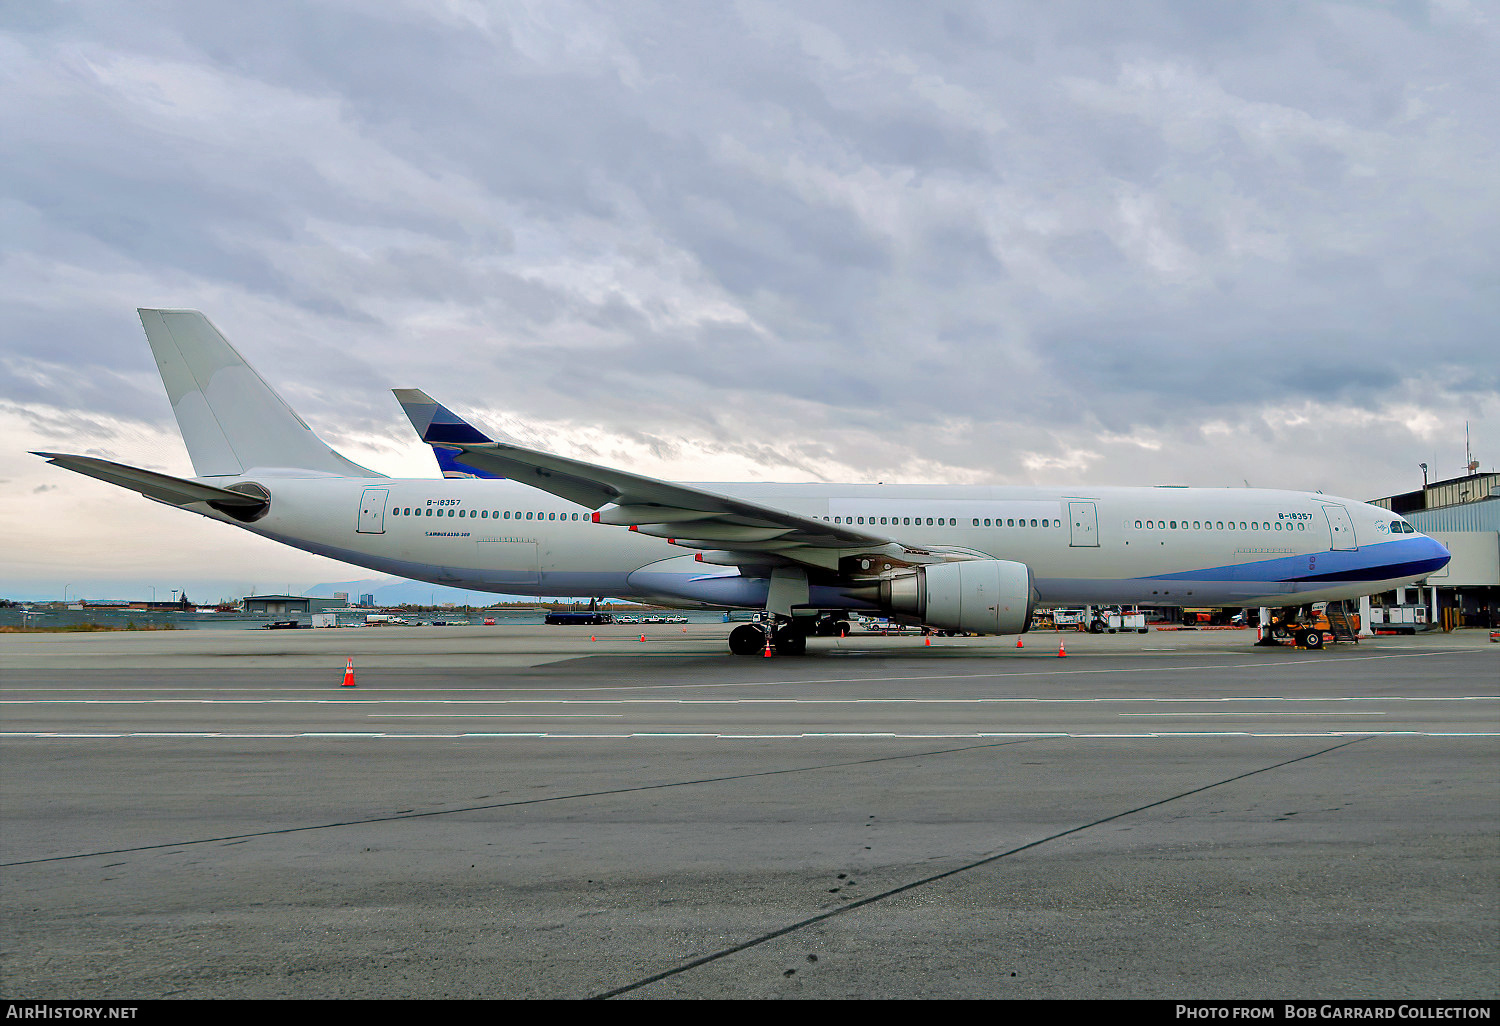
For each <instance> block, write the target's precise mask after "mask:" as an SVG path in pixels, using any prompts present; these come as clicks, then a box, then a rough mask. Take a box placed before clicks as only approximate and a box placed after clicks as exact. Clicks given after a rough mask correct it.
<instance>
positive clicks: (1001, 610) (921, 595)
mask: <svg viewBox="0 0 1500 1026" xmlns="http://www.w3.org/2000/svg"><path fill="white" fill-rule="evenodd" d="M1036 599H1037V595H1036V587H1035V585H1034V584H1033V583H1032V579H1031V567H1029V566H1027V565H1026V564H1025V563H1017V562H1015V561H1013V560H1009V559H968V560H961V561H959V562H953V563H930V564H927V565H925V566H919V567H916V568H914V570H913V571H912V572H910V573H902V574H898V575H896V576H893V577H888V578H886V579H885V580H882V581H881V582H880V604H881V605H882V606H884V607H885V608H887V609H889V610H890V611H891V612H892V613H895V614H897V615H902V616H910V617H915V618H916V619H917V620H919V621H921V622H922V623H923V624H925V625H926V626H929V627H939V628H942V629H943V630H952V631H964V632H966V633H972V634H1024V633H1025V632H1026V631H1027V630H1028V629H1029V628H1030V627H1031V613H1032V610H1033V609H1034V608H1035V606H1036Z"/></svg>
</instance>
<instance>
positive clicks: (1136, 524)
mask: <svg viewBox="0 0 1500 1026" xmlns="http://www.w3.org/2000/svg"><path fill="white" fill-rule="evenodd" d="M1135 526H1136V530H1140V527H1141V522H1140V521H1139V520H1137V521H1136V522H1135Z"/></svg>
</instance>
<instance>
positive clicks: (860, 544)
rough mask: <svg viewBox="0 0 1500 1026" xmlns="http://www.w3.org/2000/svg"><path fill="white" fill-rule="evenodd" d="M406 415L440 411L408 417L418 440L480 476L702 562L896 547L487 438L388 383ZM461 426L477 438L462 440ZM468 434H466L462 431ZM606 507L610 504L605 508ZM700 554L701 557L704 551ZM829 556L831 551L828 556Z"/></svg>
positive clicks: (849, 530)
mask: <svg viewBox="0 0 1500 1026" xmlns="http://www.w3.org/2000/svg"><path fill="white" fill-rule="evenodd" d="M394 391H395V393H396V397H397V399H398V400H400V401H401V403H402V406H403V408H405V409H407V411H408V415H409V416H410V415H411V414H412V413H413V411H425V410H428V409H432V408H436V409H438V410H441V411H442V414H443V415H440V416H439V417H438V418H435V419H433V420H431V421H430V422H429V423H428V424H423V423H422V422H421V420H422V417H420V416H413V417H412V424H413V426H414V427H416V428H417V430H418V432H419V433H420V434H421V435H422V436H423V437H422V440H423V441H424V442H427V443H428V444H429V445H432V446H433V447H434V448H436V447H439V446H441V447H443V448H447V449H450V450H452V452H453V459H454V461H455V462H457V463H458V464H460V465H462V466H466V467H471V468H473V469H474V470H475V471H478V472H479V473H480V474H481V475H483V476H494V477H505V478H510V479H511V480H513V481H518V482H520V483H522V484H527V485H530V486H532V487H533V488H539V489H541V490H542V491H544V492H550V493H551V494H553V495H556V496H559V497H561V498H563V499H567V500H568V501H569V502H576V503H578V504H579V505H581V506H587V507H589V508H590V509H594V510H599V511H600V512H596V513H595V514H594V516H593V519H594V522H595V523H599V524H613V525H616V526H619V527H628V528H630V529H631V530H633V531H639V532H640V533H642V534H649V535H653V536H655V537H659V538H666V539H668V540H670V541H672V542H673V543H674V544H677V545H680V546H683V547H684V548H690V549H700V550H705V552H711V553H713V558H712V559H709V560H708V561H712V562H725V563H748V562H752V561H756V560H759V561H761V562H765V561H767V559H768V558H769V559H770V560H771V561H779V560H778V559H777V557H780V558H782V559H786V560H787V561H789V562H796V563H800V562H809V563H816V564H819V565H826V564H827V563H828V561H829V560H828V559H827V558H826V556H825V558H807V557H809V556H811V555H812V550H836V549H849V548H861V549H866V550H869V549H876V550H888V549H891V548H894V549H895V550H898V551H899V550H904V548H905V547H904V546H901V545H900V544H899V543H898V542H896V540H895V539H893V538H891V537H889V536H888V535H883V534H876V533H874V532H870V531H864V530H858V529H856V528H854V527H852V526H850V525H847V524H832V523H829V522H828V521H826V520H820V519H818V518H816V517H811V516H804V515H802V514H799V513H793V512H790V511H789V510H784V509H778V508H776V507H774V506H767V505H763V504H761V503H758V502H752V501H750V500H747V499H740V498H736V497H734V496H729V495H724V494H721V493H719V492H713V491H708V490H706V489H702V488H694V487H692V486H690V485H682V484H674V483H672V482H670V481H662V480H660V479H658V478H653V477H644V476H642V475H640V474H631V473H629V472H627V471H623V470H616V469H614V468H611V467H602V466H599V465H598V464H594V463H585V462H584V461H582V460H575V459H570V458H568V457H566V456H555V455H553V454H551V453H546V452H541V451H539V450H536V449H527V448H525V447H523V446H519V445H512V444H510V443H508V442H497V441H490V440H488V439H487V438H486V436H484V435H483V434H482V433H480V432H478V430H477V429H475V428H472V427H471V426H469V425H467V424H464V427H466V428H468V431H465V430H463V428H458V427H456V425H455V424H454V423H453V422H454V421H458V423H459V424H463V422H462V421H461V420H459V419H458V418H457V416H456V415H454V414H452V413H451V411H449V410H448V409H447V408H446V407H443V406H441V405H440V404H438V403H436V402H435V401H433V400H432V399H431V398H429V397H427V395H426V394H425V393H422V392H419V391H418V390H416V389H395V390H394ZM449 418H452V419H451V420H450V419H449ZM469 431H472V432H474V433H475V434H479V435H480V437H481V438H485V440H484V441H473V440H468V438H466V437H464V436H468V435H469ZM469 437H472V436H469ZM606 506H612V508H609V509H605V508H604V507H606ZM705 558H706V559H707V558H708V557H705ZM835 558H836V557H835Z"/></svg>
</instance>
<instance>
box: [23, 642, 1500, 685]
mask: <svg viewBox="0 0 1500 1026" xmlns="http://www.w3.org/2000/svg"><path fill="white" fill-rule="evenodd" d="M1485 651H1487V650H1485ZM1475 654H1482V653H1481V652H1479V651H1477V650H1476V651H1472V652H1471V651H1448V650H1443V649H1436V650H1433V651H1429V652H1408V653H1404V654H1401V655H1394V654H1393V655H1371V656H1337V657H1335V658H1337V659H1338V664H1339V665H1343V664H1344V663H1351V662H1355V663H1357V662H1369V661H1372V660H1381V659H1430V658H1433V657H1435V656H1462V655H1475ZM1047 658H1050V657H1047ZM1028 659H1032V660H1033V662H1031V665H1035V666H1037V667H1038V669H1035V670H1031V671H1027V672H1019V671H1015V672H1000V673H947V674H922V675H916V676H903V677H823V678H816V679H810V680H749V681H727V682H720V683H699V684H621V685H602V684H601V685H591V686H585V687H529V688H522V687H513V688H494V687H492V688H436V689H433V690H435V691H440V692H443V693H446V694H469V693H480V694H483V693H500V692H516V691H524V692H528V693H539V692H564V693H573V692H581V691H663V690H680V689H693V688H748V687H784V686H787V685H794V684H859V683H864V682H869V683H890V682H891V681H928V680H995V679H1000V678H1009V677H1033V676H1051V677H1063V676H1080V675H1087V674H1101V673H1105V674H1115V673H1185V672H1188V671H1197V670H1234V669H1255V670H1280V669H1292V668H1298V667H1305V666H1327V665H1329V663H1328V661H1327V659H1326V658H1324V657H1319V656H1314V657H1312V658H1307V659H1294V660H1289V661H1287V662H1282V663H1269V662H1251V663H1229V664H1224V663H1216V664H1204V665H1193V666H1137V667H1116V668H1107V669H1092V670H1091V669H1080V670H1062V669H1052V670H1046V669H1041V668H1040V667H1043V666H1046V665H1049V664H1047V663H1046V662H1044V661H1043V660H1042V659H1035V657H1028ZM1053 665H1055V664H1053ZM378 669H380V670H381V672H390V671H391V670H393V669H403V668H392V667H379V668H378ZM340 670H342V667H334V669H333V670H331V671H330V673H336V672H337V671H340ZM406 672H411V673H414V674H416V673H420V672H421V671H420V670H412V671H406ZM331 687H337V684H331V685H327V686H324V687H300V688H284V689H282V688H259V687H252V688H241V687H236V688H217V687H211V686H205V687H167V688H138V687H97V688H91V687H80V688H49V687H34V688H28V687H10V688H8V689H7V690H8V691H11V692H31V693H43V692H59V691H61V692H73V693H77V692H96V693H102V692H112V691H128V692H135V693H137V694H142V693H165V692H182V691H215V692H220V691H254V692H260V693H265V692H266V691H273V690H274V691H281V690H284V691H287V692H292V693H295V692H299V691H327V690H329V689H330V688H331ZM375 687H376V688H377V689H379V690H383V691H416V690H425V689H418V688H399V687H398V688H380V687H379V686H378V685H376V686H375Z"/></svg>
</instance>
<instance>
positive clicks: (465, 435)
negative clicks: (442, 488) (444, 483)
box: [391, 388, 500, 479]
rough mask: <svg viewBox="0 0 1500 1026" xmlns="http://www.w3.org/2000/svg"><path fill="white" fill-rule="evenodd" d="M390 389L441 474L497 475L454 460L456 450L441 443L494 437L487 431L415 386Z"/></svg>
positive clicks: (452, 475)
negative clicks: (430, 450) (427, 446)
mask: <svg viewBox="0 0 1500 1026" xmlns="http://www.w3.org/2000/svg"><path fill="white" fill-rule="evenodd" d="M391 392H392V393H394V394H395V396H396V401H397V402H399V403H400V404H401V409H402V410H404V411H405V412H406V417H407V419H408V420H410V421H411V426H412V427H414V428H416V429H417V434H418V435H420V436H421V438H422V441H424V442H426V443H427V444H428V445H430V446H432V454H433V455H434V456H435V457H437V462H438V469H439V470H441V471H442V472H443V476H444V477H483V478H491V479H499V478H500V475H499V474H491V473H488V472H486V471H483V470H476V469H474V468H473V467H470V466H466V465H464V464H462V463H460V462H458V456H459V454H460V450H458V449H453V448H450V447H448V446H447V445H444V444H443V443H444V442H458V443H473V442H492V441H494V439H492V438H491V437H490V436H489V435H487V434H485V433H484V432H483V431H480V430H479V429H478V428H476V427H475V426H474V425H473V424H470V423H469V422H468V421H466V420H464V419H463V418H462V417H460V416H459V415H458V414H456V413H454V412H453V411H452V410H450V409H448V407H446V406H444V405H443V404H442V403H440V402H438V401H437V400H436V399H434V398H432V397H431V396H430V395H428V394H427V393H426V392H424V391H422V390H421V389H419V388H393V389H391Z"/></svg>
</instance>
